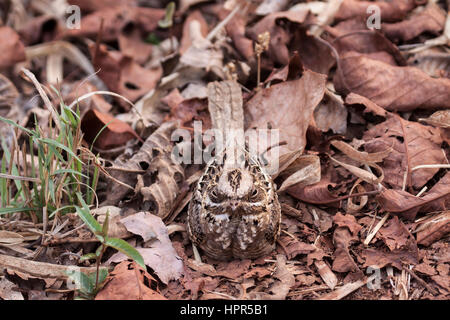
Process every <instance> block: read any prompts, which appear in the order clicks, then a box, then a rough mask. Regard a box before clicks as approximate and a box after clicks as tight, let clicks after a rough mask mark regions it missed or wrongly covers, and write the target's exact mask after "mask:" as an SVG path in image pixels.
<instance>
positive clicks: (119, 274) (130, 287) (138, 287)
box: [95, 261, 166, 300]
mask: <svg viewBox="0 0 450 320" xmlns="http://www.w3.org/2000/svg"><path fill="white" fill-rule="evenodd" d="M146 283H147V284H146ZM156 285H157V282H156V280H155V279H154V278H153V277H152V276H151V275H150V274H148V273H147V272H146V271H144V270H141V269H137V268H136V264H134V263H130V262H128V261H123V262H121V263H120V264H118V265H117V266H116V267H115V268H114V270H113V271H111V273H110V274H109V275H108V277H107V279H106V284H105V286H104V287H103V288H102V290H100V292H99V293H98V294H97V295H96V297H95V300H166V298H165V297H164V296H162V295H161V294H160V293H159V292H158V290H153V289H152V287H155V286H156Z"/></svg>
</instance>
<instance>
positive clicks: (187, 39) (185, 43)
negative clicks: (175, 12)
mask: <svg viewBox="0 0 450 320" xmlns="http://www.w3.org/2000/svg"><path fill="white" fill-rule="evenodd" d="M193 20H197V21H198V23H199V24H200V32H201V34H202V36H203V37H206V36H207V35H208V24H207V23H206V20H205V18H204V17H203V15H202V13H201V11H200V10H194V11H192V12H191V13H189V15H188V16H187V17H186V19H185V20H184V24H183V35H182V37H181V43H180V49H179V52H180V54H181V55H183V54H184V53H185V52H186V51H187V50H188V49H189V47H190V46H191V45H192V41H193V39H192V38H191V33H190V30H189V29H190V24H191V21H193Z"/></svg>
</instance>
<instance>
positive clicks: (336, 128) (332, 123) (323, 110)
mask: <svg viewBox="0 0 450 320" xmlns="http://www.w3.org/2000/svg"><path fill="white" fill-rule="evenodd" d="M314 121H315V123H316V126H317V127H318V128H319V129H320V130H322V131H323V132H326V131H328V130H331V131H333V132H334V133H340V134H345V132H346V131H347V108H346V107H345V106H344V102H343V101H342V99H341V97H340V96H338V95H336V94H334V93H332V92H330V91H329V90H326V91H325V96H324V98H323V99H322V101H321V102H320V103H319V105H318V106H317V108H316V109H315V110H314Z"/></svg>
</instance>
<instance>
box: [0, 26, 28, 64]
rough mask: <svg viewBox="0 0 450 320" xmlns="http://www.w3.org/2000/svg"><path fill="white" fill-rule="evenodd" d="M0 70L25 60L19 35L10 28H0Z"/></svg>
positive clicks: (23, 48)
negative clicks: (0, 56) (0, 55)
mask: <svg viewBox="0 0 450 320" xmlns="http://www.w3.org/2000/svg"><path fill="white" fill-rule="evenodd" d="M0 52H1V53H2V58H1V59H0V69H3V68H7V67H10V66H12V65H14V64H15V63H17V62H20V61H24V60H25V47H24V45H23V43H22V42H21V41H20V37H19V35H18V34H17V33H16V32H15V31H14V30H13V29H11V28H10V27H0Z"/></svg>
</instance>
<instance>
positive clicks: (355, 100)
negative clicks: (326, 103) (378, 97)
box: [345, 92, 387, 118]
mask: <svg viewBox="0 0 450 320" xmlns="http://www.w3.org/2000/svg"><path fill="white" fill-rule="evenodd" d="M345 104H347V105H362V106H363V107H364V113H368V112H370V113H373V114H374V115H377V116H380V117H383V118H386V116H387V111H386V110H384V109H383V108H381V107H380V106H379V105H377V104H376V103H374V102H372V101H370V100H369V99H367V98H366V97H363V96H360V95H359V94H356V93H354V92H352V93H350V94H349V95H348V96H346V97H345Z"/></svg>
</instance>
